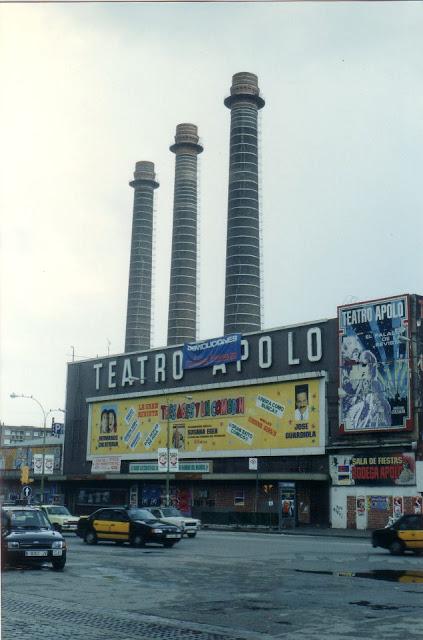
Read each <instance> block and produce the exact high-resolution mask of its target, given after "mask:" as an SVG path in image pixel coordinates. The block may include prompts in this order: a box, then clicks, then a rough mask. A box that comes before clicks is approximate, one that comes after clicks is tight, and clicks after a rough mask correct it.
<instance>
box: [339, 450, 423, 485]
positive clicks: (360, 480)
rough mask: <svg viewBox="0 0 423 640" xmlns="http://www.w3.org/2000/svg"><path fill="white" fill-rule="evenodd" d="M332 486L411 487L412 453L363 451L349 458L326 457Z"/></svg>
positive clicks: (414, 472) (413, 473)
mask: <svg viewBox="0 0 423 640" xmlns="http://www.w3.org/2000/svg"><path fill="white" fill-rule="evenodd" d="M330 471H331V477H332V484H334V485H364V484H374V485H376V484H379V485H403V486H404V485H414V484H415V483H416V461H415V456H414V453H411V452H406V453H398V452H395V453H380V452H372V451H370V452H366V453H362V454H357V455H350V456H344V455H342V456H330Z"/></svg>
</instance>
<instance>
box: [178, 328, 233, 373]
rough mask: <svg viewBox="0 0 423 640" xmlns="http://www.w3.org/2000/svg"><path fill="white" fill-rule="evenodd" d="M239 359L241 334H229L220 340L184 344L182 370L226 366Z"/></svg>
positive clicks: (213, 339)
mask: <svg viewBox="0 0 423 640" xmlns="http://www.w3.org/2000/svg"><path fill="white" fill-rule="evenodd" d="M240 359H241V334H240V333H231V334H228V335H226V336H222V337H221V338H212V339H211V340H204V341H203V342H192V343H186V344H184V351H183V368H184V369H199V368H202V367H213V366H214V365H218V364H228V363H229V362H236V361H237V360H240Z"/></svg>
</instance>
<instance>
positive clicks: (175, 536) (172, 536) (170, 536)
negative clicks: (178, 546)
mask: <svg viewBox="0 0 423 640" xmlns="http://www.w3.org/2000/svg"><path fill="white" fill-rule="evenodd" d="M180 537H181V536H180V535H179V533H168V534H167V535H166V538H180Z"/></svg>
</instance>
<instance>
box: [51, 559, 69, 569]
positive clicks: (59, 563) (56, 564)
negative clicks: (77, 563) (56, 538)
mask: <svg viewBox="0 0 423 640" xmlns="http://www.w3.org/2000/svg"><path fill="white" fill-rule="evenodd" d="M51 564H52V565H53V571H63V569H64V568H65V564H66V559H64V558H60V560H52V561H51Z"/></svg>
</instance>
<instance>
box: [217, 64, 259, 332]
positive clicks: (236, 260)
mask: <svg viewBox="0 0 423 640" xmlns="http://www.w3.org/2000/svg"><path fill="white" fill-rule="evenodd" d="M224 103H225V106H226V107H228V109H230V110H231V139H230V162H229V191H228V233H227V241H226V286H225V328H224V331H225V334H227V333H234V332H238V333H246V332H248V331H256V330H259V329H261V287H260V225H259V195H258V146H257V117H258V110H259V109H261V108H262V107H264V100H263V98H261V97H260V90H259V88H258V80H257V76H256V75H254V74H253V73H236V74H235V75H234V76H233V77H232V87H231V95H230V96H229V97H227V98H226V100H225V102H224Z"/></svg>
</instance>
